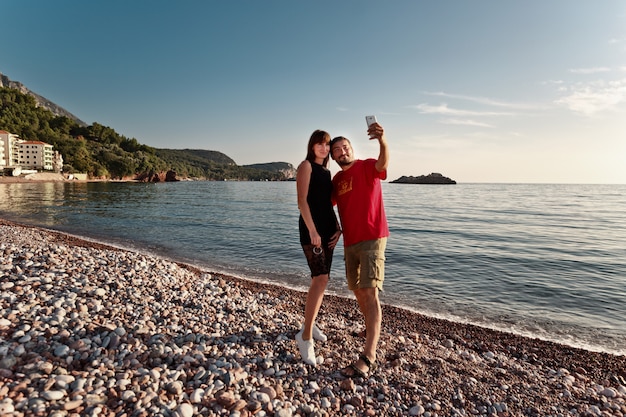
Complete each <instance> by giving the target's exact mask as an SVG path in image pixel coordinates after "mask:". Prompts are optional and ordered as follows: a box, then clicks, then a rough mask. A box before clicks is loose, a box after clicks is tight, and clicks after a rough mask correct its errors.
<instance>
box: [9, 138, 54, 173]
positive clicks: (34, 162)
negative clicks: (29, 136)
mask: <svg viewBox="0 0 626 417" xmlns="http://www.w3.org/2000/svg"><path fill="white" fill-rule="evenodd" d="M18 146H19V148H20V150H19V157H18V161H17V163H18V165H19V166H20V167H22V168H23V169H37V170H40V169H42V170H44V171H52V169H53V168H54V166H53V165H52V156H53V155H54V154H53V152H52V145H49V144H47V143H45V142H40V141H38V140H26V141H23V142H20V143H19V145H18Z"/></svg>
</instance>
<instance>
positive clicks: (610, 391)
mask: <svg viewBox="0 0 626 417" xmlns="http://www.w3.org/2000/svg"><path fill="white" fill-rule="evenodd" d="M600 395H604V396H605V397H607V398H615V397H617V396H618V393H617V391H616V390H615V388H612V387H609V388H604V389H603V390H602V391H600Z"/></svg>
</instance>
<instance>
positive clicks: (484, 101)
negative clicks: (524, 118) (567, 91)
mask: <svg viewBox="0 0 626 417" xmlns="http://www.w3.org/2000/svg"><path fill="white" fill-rule="evenodd" d="M424 94H427V95H431V96H438V97H447V98H453V99H458V100H465V101H471V102H474V103H479V104H485V105H488V106H493V107H506V108H511V109H535V108H536V105H530V104H523V103H510V102H504V101H499V100H494V99H491V98H488V97H480V96H465V95H462V94H450V93H445V92H443V91H439V92H428V91H425V92H424Z"/></svg>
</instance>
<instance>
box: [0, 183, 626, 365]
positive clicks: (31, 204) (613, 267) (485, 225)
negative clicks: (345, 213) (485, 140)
mask: <svg viewBox="0 0 626 417" xmlns="http://www.w3.org/2000/svg"><path fill="white" fill-rule="evenodd" d="M383 194H384V199H385V207H386V211H387V217H388V221H389V227H390V237H389V240H388V245H387V252H386V258H387V261H386V271H385V288H384V291H383V293H382V295H381V300H382V302H383V303H384V304H389V305H394V306H399V307H403V308H406V309H408V310H411V311H415V312H419V313H421V314H424V315H427V316H431V317H436V318H443V319H447V320H451V321H454V322H460V323H469V324H474V325H478V326H482V327H487V328H492V329H497V330H501V331H505V332H509V333H515V334H518V335H522V336H527V337H531V338H539V339H544V340H549V341H553V342H558V343H561V344H565V345H568V346H572V347H577V348H583V349H586V350H590V351H598V352H608V353H611V354H615V355H626V185H573V184H483V183H481V184H463V183H461V184H456V185H416V184H393V183H388V182H385V183H383ZM298 215H299V213H298V208H297V204H296V184H295V182H229V181H224V182H209V181H206V182H205V181H182V182H172V183H133V182H48V183H0V217H2V218H4V219H6V220H12V221H15V222H19V223H23V224H28V225H34V226H40V227H44V228H47V229H52V230H57V231H62V232H66V233H69V234H72V235H76V236H80V237H85V238H88V239H91V240H95V241H98V242H103V243H107V244H110V245H114V246H116V247H120V248H124V249H129V250H133V251H138V252H142V253H148V254H152V255H156V256H160V257H164V258H166V259H170V260H174V261H178V262H183V263H187V264H190V265H194V266H197V267H199V268H202V269H205V270H207V271H211V272H214V273H222V274H229V275H233V276H238V277H242V278H247V279H250V280H255V281H261V282H268V283H273V284H276V285H280V286H285V287H289V288H295V289H301V290H306V289H307V288H308V285H309V283H310V275H309V272H308V268H307V266H306V261H305V258H304V255H303V253H302V249H301V247H300V245H299V239H298ZM0 243H1V242H0ZM342 243H343V242H342V241H340V245H339V247H338V248H337V250H336V251H335V256H334V258H333V270H332V272H331V280H330V283H329V286H328V292H329V293H331V294H335V295H340V296H351V293H350V292H349V291H348V290H347V288H346V283H345V273H344V269H343V248H342V247H341V245H342Z"/></svg>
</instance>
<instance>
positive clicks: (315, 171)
mask: <svg viewBox="0 0 626 417" xmlns="http://www.w3.org/2000/svg"><path fill="white" fill-rule="evenodd" d="M329 159H330V135H329V134H328V133H326V132H324V131H322V130H316V131H315V132H313V134H312V135H311V138H310V139H309V144H308V147H307V155H306V159H305V160H304V161H302V163H300V165H299V166H298V173H297V176H296V188H297V191H298V209H299V210H300V219H299V229H300V244H301V245H302V250H303V251H304V254H305V256H306V259H307V262H308V264H309V269H310V270H311V286H310V288H309V291H308V293H307V297H306V306H305V308H304V325H303V326H302V329H300V331H299V332H298V334H296V341H297V342H298V348H299V349H300V355H302V360H304V362H305V363H308V364H310V365H317V360H316V357H315V348H314V342H313V339H316V340H320V341H323V342H325V341H326V335H324V333H322V331H321V330H320V329H319V328H318V327H317V325H315V319H316V317H317V313H318V311H319V309H320V306H321V305H322V298H323V297H324V291H325V290H326V284H328V278H329V275H330V266H331V264H332V259H333V251H334V249H335V246H336V245H337V241H338V240H339V236H340V235H341V229H340V228H339V223H338V222H337V216H336V215H335V210H334V209H333V203H332V201H331V194H332V188H333V185H332V182H331V179H330V171H329V170H328V161H329Z"/></svg>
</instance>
